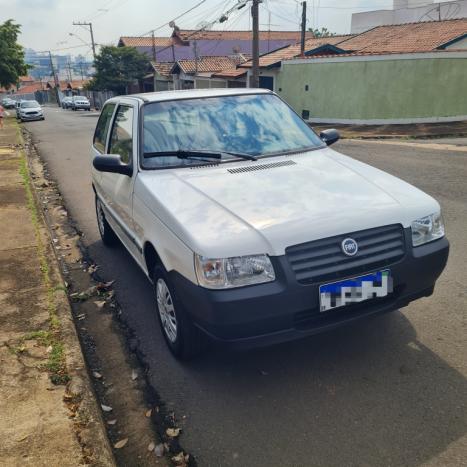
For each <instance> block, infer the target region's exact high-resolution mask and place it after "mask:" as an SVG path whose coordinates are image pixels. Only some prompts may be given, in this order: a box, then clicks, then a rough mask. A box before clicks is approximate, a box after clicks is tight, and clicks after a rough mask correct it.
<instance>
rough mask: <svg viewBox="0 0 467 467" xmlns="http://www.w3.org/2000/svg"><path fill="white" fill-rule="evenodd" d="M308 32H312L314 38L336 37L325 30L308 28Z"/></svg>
mask: <svg viewBox="0 0 467 467" xmlns="http://www.w3.org/2000/svg"><path fill="white" fill-rule="evenodd" d="M308 31H309V32H312V33H313V36H314V37H332V36H335V35H336V33H334V32H331V31H328V29H327V28H321V29H318V28H316V29H313V28H309V29H308Z"/></svg>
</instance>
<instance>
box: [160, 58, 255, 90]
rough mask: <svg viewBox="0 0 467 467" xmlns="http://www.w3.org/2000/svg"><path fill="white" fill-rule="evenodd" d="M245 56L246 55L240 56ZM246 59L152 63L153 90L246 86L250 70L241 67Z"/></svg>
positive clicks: (205, 59) (200, 59)
mask: <svg viewBox="0 0 467 467" xmlns="http://www.w3.org/2000/svg"><path fill="white" fill-rule="evenodd" d="M241 57H243V56H241ZM244 61H245V58H239V57H238V56H231V57H224V56H220V57H200V58H198V59H191V60H178V61H176V62H175V63H173V62H165V63H160V62H151V64H152V66H153V69H154V90H156V91H166V90H168V89H206V88H227V87H231V88H233V87H246V74H247V70H244V69H238V68H237V65H238V64H239V63H243V62H244Z"/></svg>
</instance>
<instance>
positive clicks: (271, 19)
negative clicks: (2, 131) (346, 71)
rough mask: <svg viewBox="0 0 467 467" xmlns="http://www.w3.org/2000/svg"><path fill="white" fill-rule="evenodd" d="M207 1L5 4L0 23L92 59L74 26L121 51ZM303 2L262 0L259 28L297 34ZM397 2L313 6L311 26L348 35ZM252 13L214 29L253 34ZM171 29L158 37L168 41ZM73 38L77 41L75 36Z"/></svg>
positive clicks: (225, 3) (332, 0) (210, 10)
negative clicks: (361, 15) (366, 17)
mask: <svg viewBox="0 0 467 467" xmlns="http://www.w3.org/2000/svg"><path fill="white" fill-rule="evenodd" d="M201 1H202V0H0V22H3V21H5V20H6V19H9V18H12V19H14V20H15V21H16V22H17V23H19V24H21V26H22V34H21V37H20V43H21V44H22V45H23V46H24V47H27V48H33V49H35V50H37V51H42V50H44V51H45V50H52V51H55V52H54V53H57V54H64V55H68V54H71V55H78V54H83V55H85V56H87V57H89V58H90V57H91V49H90V46H89V45H86V44H89V43H90V34H89V29H87V28H85V27H83V26H74V25H73V24H72V23H73V21H81V22H82V21H88V22H89V21H90V22H92V24H93V29H94V40H95V42H96V43H97V44H114V45H116V43H117V41H118V38H119V37H120V36H138V35H142V34H144V33H147V32H148V31H150V30H151V29H156V28H159V27H161V26H163V25H164V24H165V23H168V22H169V21H171V20H172V19H173V18H175V17H177V16H179V15H180V14H182V13H183V12H185V11H186V10H188V9H189V8H191V7H193V6H195V5H197V4H198V3H200V2H201ZM238 1H239V0H205V1H204V2H202V4H201V5H199V6H198V7H196V8H195V9H193V10H192V11H191V12H189V13H187V14H186V15H184V16H182V17H181V18H179V19H177V20H176V24H177V25H178V26H179V27H180V28H181V29H197V28H199V27H201V26H202V25H203V22H206V21H207V22H210V21H214V20H215V19H218V18H219V17H220V16H221V15H222V13H224V12H226V11H227V10H228V9H229V8H231V7H232V6H234V5H235V4H236V3H237V2H238ZM300 3H301V2H300V1H298V0H263V3H262V4H261V5H260V28H261V29H265V30H267V29H268V27H269V25H270V28H271V30H296V29H298V28H299V23H300V15H301V6H300ZM392 3H393V2H392V0H308V1H307V7H308V8H307V10H308V15H307V26H308V27H318V28H321V27H326V28H327V29H328V30H330V31H332V32H335V33H349V32H350V21H351V15H352V13H356V12H361V11H368V10H378V9H390V8H392ZM249 16H250V15H249V8H243V9H241V10H238V11H235V12H234V13H232V14H231V15H229V19H228V20H227V21H226V22H224V23H222V24H219V23H217V24H216V25H214V26H213V29H249V28H250V27H251V23H250V17H249ZM170 32H171V29H170V28H169V27H168V26H165V27H161V28H160V29H159V30H157V31H156V33H155V34H156V36H167V35H169V34H170ZM70 33H72V34H73V35H70Z"/></svg>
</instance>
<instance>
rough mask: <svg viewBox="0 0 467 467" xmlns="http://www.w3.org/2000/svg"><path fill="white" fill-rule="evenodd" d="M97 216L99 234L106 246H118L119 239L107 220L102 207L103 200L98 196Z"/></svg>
mask: <svg viewBox="0 0 467 467" xmlns="http://www.w3.org/2000/svg"><path fill="white" fill-rule="evenodd" d="M96 216H97V227H98V229H99V234H100V236H101V238H102V241H103V242H104V245H107V246H114V245H117V244H118V237H117V235H116V234H115V232H114V231H113V229H112V227H110V225H109V223H108V222H107V219H106V218H105V213H104V208H103V207H102V203H101V200H100V199H99V198H98V197H97V196H96Z"/></svg>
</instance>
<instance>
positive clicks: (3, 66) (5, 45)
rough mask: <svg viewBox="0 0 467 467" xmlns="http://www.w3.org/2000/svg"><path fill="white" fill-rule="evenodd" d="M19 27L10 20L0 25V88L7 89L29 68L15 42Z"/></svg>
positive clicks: (19, 30)
mask: <svg viewBox="0 0 467 467" xmlns="http://www.w3.org/2000/svg"><path fill="white" fill-rule="evenodd" d="M20 32H21V26H20V25H19V24H15V23H14V21H13V20H12V19H9V20H7V21H5V22H4V23H3V24H0V86H3V87H5V88H6V89H9V88H10V87H11V86H12V85H15V84H17V83H18V81H19V77H20V76H23V75H25V74H27V72H28V69H29V66H28V65H26V63H25V62H24V50H23V47H21V46H20V45H19V44H18V42H17V40H18V35H19V34H20Z"/></svg>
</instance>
